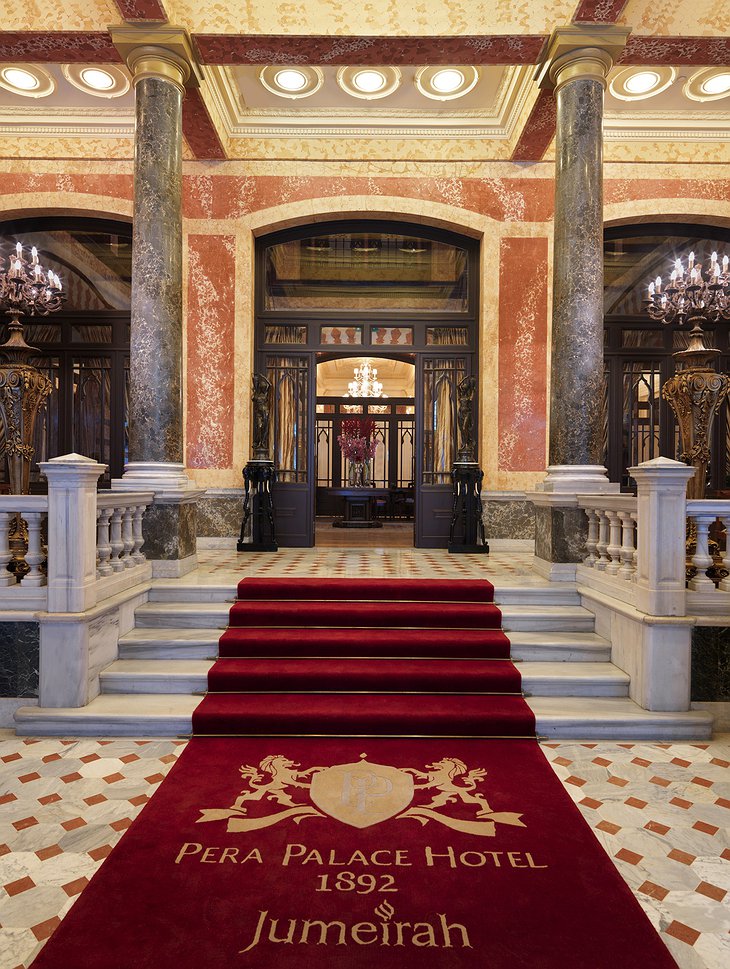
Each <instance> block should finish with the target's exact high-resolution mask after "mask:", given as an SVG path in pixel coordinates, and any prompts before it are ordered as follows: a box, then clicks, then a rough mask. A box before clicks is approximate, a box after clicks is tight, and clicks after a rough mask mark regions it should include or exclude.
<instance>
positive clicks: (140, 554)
mask: <svg viewBox="0 0 730 969" xmlns="http://www.w3.org/2000/svg"><path fill="white" fill-rule="evenodd" d="M153 497H154V495H153V493H152V492H123V493H120V492H111V491H100V492H99V493H98V494H97V498H96V529H95V550H96V551H95V558H96V580H97V589H96V595H95V601H97V602H99V601H101V600H103V599H106V598H109V597H110V596H112V595H116V594H117V593H119V592H123V591H125V590H126V589H127V588H131V587H132V586H133V585H135V584H137V583H138V582H140V581H143V580H144V578H145V577H146V572H147V571H149V566H148V565H147V559H146V557H145V554H144V551H143V545H144V536H143V533H142V521H143V517H144V513H145V510H146V509H147V508H148V507H149V505H150V504H151V503H152V500H153ZM53 511H55V513H56V514H57V513H58V511H59V509H52V512H53ZM48 515H49V498H48V496H47V495H2V496H0V613H1V612H2V611H3V610H4V609H12V610H18V609H20V610H30V611H32V610H34V609H39V608H42V609H45V608H46V605H47V601H46V593H47V585H48V562H49V559H50V561H51V568H52V567H53V566H52V561H53V554H54V550H53V548H49V547H48V544H47V537H46V531H47V529H46V520H47V517H48ZM18 516H20V517H21V518H22V519H23V521H25V523H26V525H27V534H28V539H27V545H26V543H22V544H19V543H17V542H15V541H13V539H14V537H15V534H16V531H17V525H16V520H17V517H18ZM61 532H62V534H64V535H66V536H68V537H69V540H73V539H72V538H71V536H72V532H73V529H71V528H70V527H69V528H63V529H62V530H61ZM76 539H77V540H78V536H76ZM13 560H15V561H16V562H17V563H18V565H19V566H21V567H20V568H16V569H14V571H12V572H11V571H9V569H8V565H9V564H10V563H11V562H12V561H13ZM140 567H143V568H140ZM143 572H144V573H145V575H144V576H143V575H142V573H143ZM16 575H17V576H19V579H18V578H16Z"/></svg>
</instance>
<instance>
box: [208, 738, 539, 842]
mask: <svg viewBox="0 0 730 969" xmlns="http://www.w3.org/2000/svg"><path fill="white" fill-rule="evenodd" d="M366 758H367V754H360V760H359V761H358V762H357V763H354V764H334V765H333V766H331V767H307V768H306V769H305V770H301V767H300V765H299V764H297V763H295V762H294V761H293V760H290V759H289V758H288V757H286V756H285V755H284V754H269V756H268V757H265V758H264V760H262V761H261V763H260V765H259V766H258V767H251V766H250V765H248V764H244V765H243V766H242V767H240V768H239V770H240V774H241V777H242V778H243V779H244V781H245V782H246V783H247V785H248V787H247V788H245V789H244V790H243V791H241V793H240V794H239V795H238V797H237V798H236V799H235V801H234V802H233V804H232V805H231V807H229V808H204V809H201V812H200V814H201V816H200V817H199V818H198V822H201V821H228V831H229V832H237V831H238V832H242V831H258V830H260V829H261V828H268V827H271V825H272V824H278V823H279V822H280V821H287V820H289V821H294V822H295V824H300V823H301V822H302V821H303V820H304V819H305V818H312V817H318V818H323V817H325V816H326V815H329V817H331V818H335V819H336V820H337V821H341V822H342V823H343V824H349V825H351V826H352V827H353V828H369V827H370V826H371V825H373V824H379V823H380V822H381V821H387V820H388V818H397V819H398V820H399V821H400V820H405V819H406V818H411V819H413V820H415V821H418V822H419V823H420V824H423V825H426V824H428V823H429V822H430V821H437V822H438V823H439V824H443V825H446V827H448V828H451V829H452V830H453V831H461V832H462V833H463V834H474V835H478V836H480V837H493V836H494V834H495V830H496V825H497V824H510V825H514V826H515V827H519V828H524V827H525V824H524V822H523V821H522V820H521V818H522V815H521V814H515V813H514V812H512V811H493V810H492V809H491V807H490V806H489V802H488V801H487V799H486V797H485V795H484V794H483V793H482V792H481V790H480V786H481V785H482V784H483V783H484V778H485V777H486V776H487V771H486V770H485V769H484V768H483V767H474V768H472V769H471V770H468V768H467V766H466V764H465V763H464V762H463V761H462V760H459V758H458V757H443V758H442V759H441V760H438V761H436V762H435V763H433V764H427V765H426V769H425V771H422V770H418V769H417V768H415V767H388V766H386V765H384V764H371V763H369V762H368V761H367V759H366ZM267 775H268V776H267ZM297 790H300V791H302V792H306V794H307V795H308V801H309V803H305V802H304V801H303V800H302V799H301V795H300V796H299V797H298V798H295V796H294V795H295V793H296V791H297ZM414 801H416V803H415V804H413V802H414ZM272 802H274V803H275V804H277V805H278V806H279V810H274V811H269V812H261V810H260V808H259V809H255V810H254V813H250V808H251V807H254V808H255V805H256V804H257V803H258V804H259V805H266V806H271V805H272ZM452 805H455V806H456V807H457V808H460V809H461V811H460V815H459V816H454V815H453V814H451V813H447V811H448V808H450V807H451V806H452ZM318 809H319V810H318ZM444 809H446V810H444ZM463 811H466V812H467V814H471V817H468V816H467V817H464V816H462V815H463Z"/></svg>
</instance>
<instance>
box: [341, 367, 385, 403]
mask: <svg viewBox="0 0 730 969" xmlns="http://www.w3.org/2000/svg"><path fill="white" fill-rule="evenodd" d="M347 388H348V389H347V393H346V394H345V397H384V398H386V399H387V397H388V395H387V394H384V393H383V384H382V382H381V381H380V380H378V371H377V370H376V369H375V367H371V366H370V361H369V360H366V361H365V363H364V364H363V365H362V366H361V367H355V379H354V380H351V381H350V382H349V384H348V385H347Z"/></svg>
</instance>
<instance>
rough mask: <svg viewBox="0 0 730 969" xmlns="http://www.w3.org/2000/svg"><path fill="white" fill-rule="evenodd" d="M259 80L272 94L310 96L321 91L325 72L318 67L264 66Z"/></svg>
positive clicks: (284, 96) (298, 96) (294, 97)
mask: <svg viewBox="0 0 730 969" xmlns="http://www.w3.org/2000/svg"><path fill="white" fill-rule="evenodd" d="M259 80H260V81H261V83H262V84H263V86H264V87H265V88H266V90H267V91H270V92H271V93H272V94H276V95H277V96H278V97H280V98H293V99H296V98H308V97H309V95H310V94H314V92H315V91H319V89H320V88H321V87H322V84H323V83H324V74H323V73H322V71H321V70H320V69H319V68H318V67H276V66H274V65H273V64H271V65H269V66H268V67H264V68H263V69H262V70H261V72H260V73H259Z"/></svg>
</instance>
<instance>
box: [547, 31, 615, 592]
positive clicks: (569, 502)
mask: <svg viewBox="0 0 730 969" xmlns="http://www.w3.org/2000/svg"><path fill="white" fill-rule="evenodd" d="M626 37H627V31H625V30H623V29H619V28H615V27H604V26H596V27H593V26H581V27H566V28H560V29H558V30H557V31H555V33H554V34H553V36H552V38H551V40H550V43H549V45H548V50H547V54H546V57H545V60H544V62H543V64H542V66H541V69H540V74H539V80H540V83H541V84H542V85H543V86H546V87H551V88H553V89H554V91H555V97H556V100H557V118H556V136H555V223H554V243H553V301H552V307H553V309H552V343H551V370H550V437H549V465H548V469H547V475H546V477H545V480H544V482H543V484H542V487H541V488H540V494H538V495H535V496H534V500H535V506H536V543H535V544H536V548H535V551H536V556H537V558H538V559H539V560H542V561H544V562H548V563H551V566H550V568H549V569H548V572H549V574H550V575H551V577H553V578H555V577H557V573H559V572H561V570H560V569H556V568H555V567H554V565H552V563H560V564H561V565H565V564H570V563H576V562H578V561H580V559H581V557H582V552H583V540H584V526H585V515H584V514H583V512H582V511H581V510H580V509H579V508H578V507H577V500H576V497H575V496H576V495H577V494H581V493H583V494H591V493H596V492H605V491H617V490H618V485H617V484H612V483H611V482H609V480H608V477H607V473H606V469H605V468H604V467H603V465H602V464H601V459H602V454H601V439H602V420H603V131H602V126H603V93H604V90H605V87H606V77H607V75H608V72H609V71H610V69H611V67H612V65H613V62H614V59H615V56H616V55H617V53H618V52H619V51H620V50H621V49H622V47H623V46H624V44H625V42H626ZM572 571H574V568H573V569H572ZM562 573H563V575H564V577H566V578H570V575H571V569H570V568H564V569H562Z"/></svg>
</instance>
